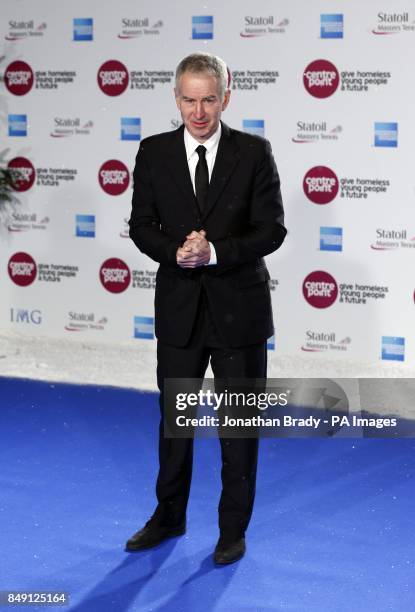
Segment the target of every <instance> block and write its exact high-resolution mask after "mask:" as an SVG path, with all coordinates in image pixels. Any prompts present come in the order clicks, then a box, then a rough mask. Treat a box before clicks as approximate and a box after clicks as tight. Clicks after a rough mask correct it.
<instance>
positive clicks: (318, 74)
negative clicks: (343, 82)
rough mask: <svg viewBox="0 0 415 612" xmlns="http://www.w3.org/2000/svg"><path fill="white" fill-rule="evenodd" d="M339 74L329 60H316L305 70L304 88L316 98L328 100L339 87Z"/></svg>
mask: <svg viewBox="0 0 415 612" xmlns="http://www.w3.org/2000/svg"><path fill="white" fill-rule="evenodd" d="M339 81H340V77H339V73H338V71H337V68H336V66H335V65H334V64H332V63H331V62H329V61H327V60H323V59H320V60H315V61H314V62H311V64H308V66H307V68H306V69H305V70H304V74H303V83H304V87H305V88H306V90H307V91H308V93H309V94H310V95H311V96H314V97H315V98H328V97H329V96H331V95H333V94H334V92H335V91H336V89H337V88H338V86H339Z"/></svg>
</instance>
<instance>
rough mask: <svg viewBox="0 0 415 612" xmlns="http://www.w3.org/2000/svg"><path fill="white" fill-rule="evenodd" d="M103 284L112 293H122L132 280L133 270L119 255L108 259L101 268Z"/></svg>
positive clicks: (100, 275) (100, 274)
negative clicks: (131, 270)
mask: <svg viewBox="0 0 415 612" xmlns="http://www.w3.org/2000/svg"><path fill="white" fill-rule="evenodd" d="M99 278H100V280H101V283H102V286H103V287H104V288H105V289H106V290H107V291H109V292H110V293H122V292H123V291H125V290H126V289H128V287H129V285H130V282H131V272H130V268H129V267H128V266H127V264H126V263H125V262H124V261H123V260H122V259H118V258H117V257H111V258H110V259H106V260H105V261H104V263H103V264H102V266H101V268H100V270H99Z"/></svg>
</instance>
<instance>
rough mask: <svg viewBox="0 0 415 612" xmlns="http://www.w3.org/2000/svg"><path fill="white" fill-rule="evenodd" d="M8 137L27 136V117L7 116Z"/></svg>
mask: <svg viewBox="0 0 415 612" xmlns="http://www.w3.org/2000/svg"><path fill="white" fill-rule="evenodd" d="M9 136H27V115H9Z"/></svg>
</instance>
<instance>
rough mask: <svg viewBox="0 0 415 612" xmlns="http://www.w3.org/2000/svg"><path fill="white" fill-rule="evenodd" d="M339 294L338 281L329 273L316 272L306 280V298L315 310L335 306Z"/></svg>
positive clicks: (304, 288) (304, 292) (304, 285)
mask: <svg viewBox="0 0 415 612" xmlns="http://www.w3.org/2000/svg"><path fill="white" fill-rule="evenodd" d="M338 293H339V288H338V286H337V283H336V279H335V278H333V276H332V275H331V274H329V273H328V272H324V271H323V270H316V271H315V272H311V273H310V274H309V275H308V276H306V277H305V279H304V282H303V295H304V298H305V300H306V301H307V302H308V303H309V304H310V306H314V308H328V307H329V306H331V305H332V304H334V302H335V301H336V299H337V296H338Z"/></svg>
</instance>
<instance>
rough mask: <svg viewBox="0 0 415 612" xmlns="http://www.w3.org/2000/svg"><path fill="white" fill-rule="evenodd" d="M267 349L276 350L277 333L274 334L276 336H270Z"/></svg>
mask: <svg viewBox="0 0 415 612" xmlns="http://www.w3.org/2000/svg"><path fill="white" fill-rule="evenodd" d="M267 350H268V351H275V334H274V336H271V337H270V338H268V340H267Z"/></svg>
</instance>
